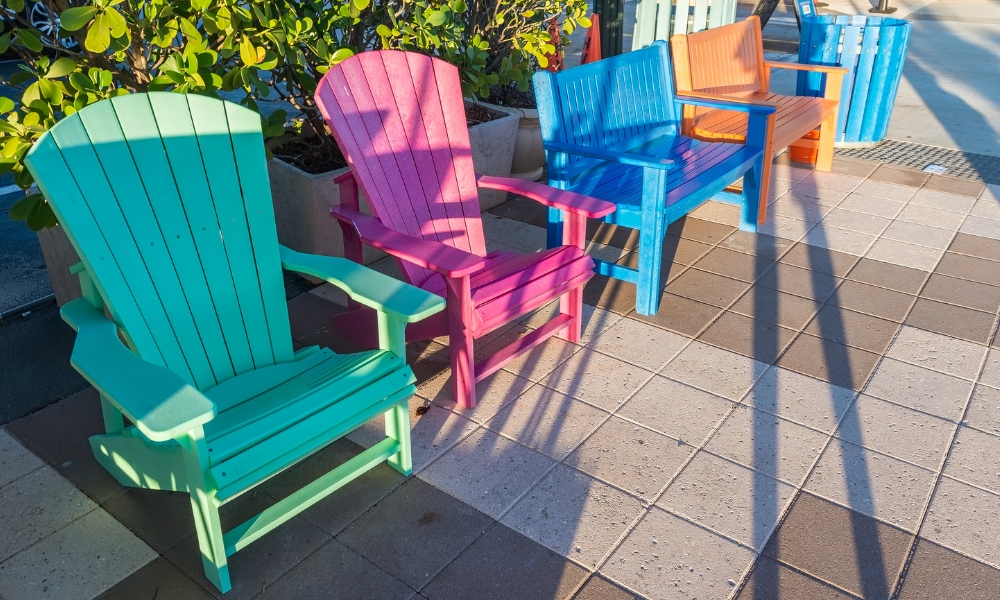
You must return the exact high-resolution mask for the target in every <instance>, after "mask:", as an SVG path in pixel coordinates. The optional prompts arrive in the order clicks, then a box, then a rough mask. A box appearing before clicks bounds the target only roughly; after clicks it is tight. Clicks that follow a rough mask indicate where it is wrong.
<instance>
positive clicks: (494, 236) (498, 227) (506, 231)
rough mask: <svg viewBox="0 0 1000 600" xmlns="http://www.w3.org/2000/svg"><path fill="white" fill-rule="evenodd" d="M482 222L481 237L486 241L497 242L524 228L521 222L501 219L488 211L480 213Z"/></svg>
mask: <svg viewBox="0 0 1000 600" xmlns="http://www.w3.org/2000/svg"><path fill="white" fill-rule="evenodd" d="M482 220H483V235H484V236H485V237H486V239H487V240H499V239H500V238H502V237H504V236H507V235H510V234H512V233H514V232H515V231H517V230H518V229H520V228H522V227H524V222H523V221H518V220H516V219H510V218H507V217H501V216H499V215H495V214H493V213H492V212H488V211H487V212H484V213H482Z"/></svg>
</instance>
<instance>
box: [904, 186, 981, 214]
mask: <svg viewBox="0 0 1000 600" xmlns="http://www.w3.org/2000/svg"><path fill="white" fill-rule="evenodd" d="M975 203H976V199H975V198H970V197H968V196H960V195H958V194H949V193H948V192H939V191H937V190H928V189H923V190H917V191H916V193H914V194H913V196H912V197H911V198H910V204H919V205H921V206H928V207H930V208H939V209H942V210H950V211H953V212H960V213H967V212H969V211H970V210H972V207H973V205H975Z"/></svg>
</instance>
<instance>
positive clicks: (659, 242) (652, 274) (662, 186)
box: [635, 168, 667, 315]
mask: <svg viewBox="0 0 1000 600" xmlns="http://www.w3.org/2000/svg"><path fill="white" fill-rule="evenodd" d="M666 197H667V173H666V171H661V170H659V169H653V168H645V169H643V174H642V221H641V228H640V230H639V284H638V286H637V288H638V289H637V290H636V294H635V311H636V312H637V313H639V314H640V315H655V314H656V311H657V310H659V308H660V265H661V264H662V261H663V236H665V235H666V234H667V225H666V216H665V214H664V212H665V210H666V208H665V206H664V199H665V198H666Z"/></svg>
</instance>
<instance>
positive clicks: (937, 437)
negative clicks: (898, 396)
mask: <svg viewBox="0 0 1000 600" xmlns="http://www.w3.org/2000/svg"><path fill="white" fill-rule="evenodd" d="M955 427H956V425H955V424H954V423H952V422H951V421H945V420H944V419H939V418H937V417H932V416H930V415H928V414H925V413H922V412H918V411H915V410H912V409H909V408H906V407H903V406H899V405H897V404H892V403H891V402H886V401H884V400H879V399H878V398H873V397H871V396H866V395H864V394H862V395H860V396H858V399H857V400H856V401H855V402H854V405H853V406H851V408H850V410H848V411H847V415H846V416H845V417H844V420H843V421H842V422H841V424H840V427H839V428H838V429H837V436H838V437H840V438H842V439H845V440H847V441H849V442H853V443H855V444H858V445H859V446H864V447H865V448H870V449H872V450H877V451H878V452H881V453H883V454H888V455H889V456H894V457H896V458H899V459H902V460H905V461H909V462H911V463H914V464H917V465H920V466H921V467H926V468H928V469H933V470H937V469H938V468H939V467H940V466H941V461H942V460H943V459H944V456H945V454H946V453H947V450H948V445H949V443H951V436H952V434H954V433H955Z"/></svg>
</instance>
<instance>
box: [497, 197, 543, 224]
mask: <svg viewBox="0 0 1000 600" xmlns="http://www.w3.org/2000/svg"><path fill="white" fill-rule="evenodd" d="M487 212H489V213H491V214H494V215H496V216H498V217H504V218H505V219H514V220H515V221H520V222H522V223H528V224H529V225H535V226H537V227H545V226H546V224H548V220H549V209H548V208H546V207H545V206H544V205H542V204H539V203H538V202H535V201H534V200H528V199H527V198H521V197H519V196H513V195H508V196H507V201H506V202H501V203H500V204H498V205H496V206H494V207H493V208H491V209H490V210H489V211H487Z"/></svg>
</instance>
